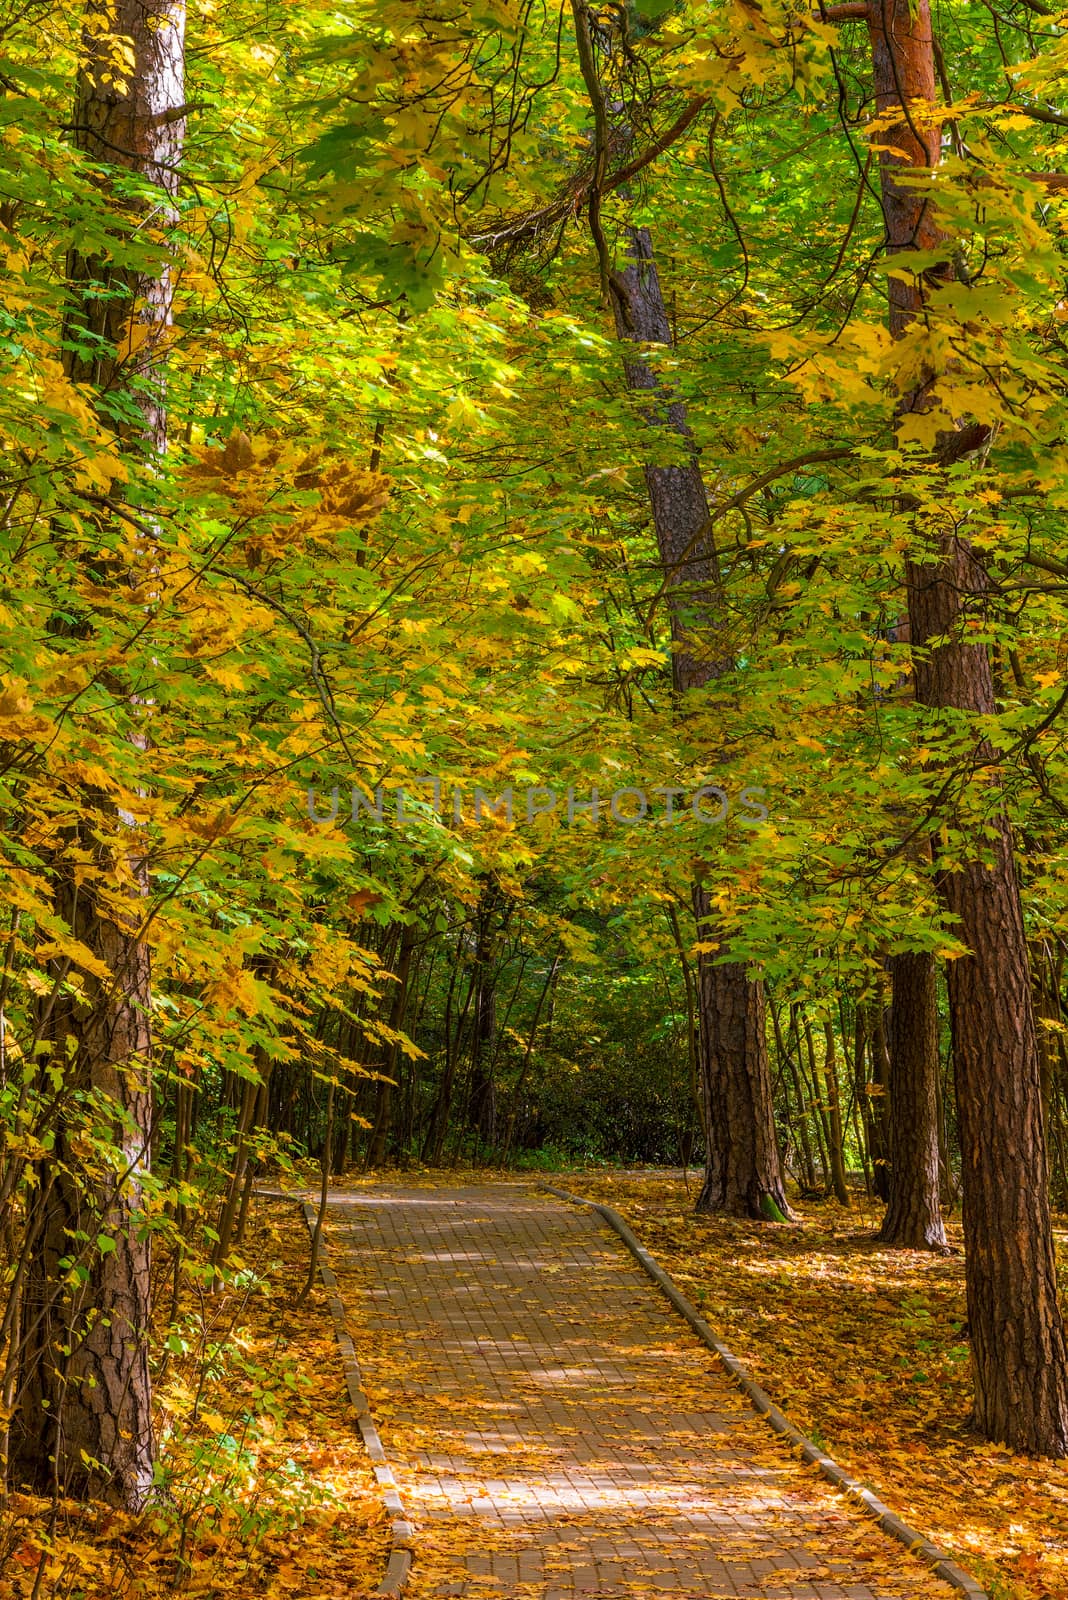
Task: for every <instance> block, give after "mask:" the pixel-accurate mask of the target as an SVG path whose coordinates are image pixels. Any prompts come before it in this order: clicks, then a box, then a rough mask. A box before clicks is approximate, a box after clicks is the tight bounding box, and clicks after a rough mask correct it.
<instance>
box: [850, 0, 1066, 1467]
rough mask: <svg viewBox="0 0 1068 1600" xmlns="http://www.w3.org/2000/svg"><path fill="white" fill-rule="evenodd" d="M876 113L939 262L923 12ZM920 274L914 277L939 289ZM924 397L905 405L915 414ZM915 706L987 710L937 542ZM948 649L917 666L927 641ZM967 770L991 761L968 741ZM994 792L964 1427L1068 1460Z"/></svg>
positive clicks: (900, 204)
mask: <svg viewBox="0 0 1068 1600" xmlns="http://www.w3.org/2000/svg"><path fill="white" fill-rule="evenodd" d="M867 22H868V30H869V34H870V38H871V47H872V60H873V68H874V86H875V100H876V109H877V111H878V112H879V113H883V114H885V113H893V112H895V111H898V112H900V110H901V107H902V105H906V106H908V107H910V108H912V109H911V110H910V111H909V112H908V113H907V114H906V113H903V112H901V120H900V121H898V122H897V123H894V124H892V125H890V126H889V127H884V128H883V130H882V131H881V132H880V134H879V136H878V137H879V142H880V145H881V146H882V150H881V153H880V157H879V161H880V174H881V185H882V201H883V214H884V219H885V224H886V246H887V250H888V252H889V253H891V254H894V255H897V256H901V255H904V254H907V253H908V252H910V251H914V250H931V249H936V248H937V247H938V245H939V243H940V236H939V232H938V228H937V224H936V221H935V219H934V217H933V215H932V210H931V206H930V204H929V203H928V202H927V201H926V200H925V198H924V197H923V195H922V193H920V192H917V191H915V190H910V189H909V188H907V187H905V186H903V185H902V184H901V182H900V174H901V169H902V168H905V169H909V168H912V169H925V168H926V169H929V168H932V167H934V166H935V165H936V164H937V162H938V159H939V153H940V147H941V129H940V126H939V124H938V121H937V117H931V116H929V115H925V110H926V109H927V108H931V109H933V108H934V106H935V104H936V95H935V59H934V43H933V39H932V32H931V15H930V7H929V0H913V3H912V4H910V0H871V4H870V5H869V8H868V11H867ZM947 272H948V267H947V268H935V269H933V270H932V269H928V271H927V272H926V273H925V279H930V278H931V277H933V276H942V277H944V276H946V275H947ZM890 285H891V287H890V324H891V331H892V332H893V333H894V334H895V335H896V334H900V333H902V332H904V331H905V329H906V328H907V327H908V325H909V323H910V321H911V319H912V318H913V317H914V316H915V314H916V312H917V311H918V310H919V309H920V308H921V307H922V304H923V298H924V293H925V288H924V280H921V281H920V282H919V283H916V284H908V285H906V284H905V283H904V282H902V281H901V280H900V279H896V278H892V279H891V280H890ZM927 389H928V385H926V384H924V383H921V384H919V385H917V386H916V387H915V388H913V389H912V391H911V392H910V393H909V395H907V396H906V397H904V399H903V402H902V405H903V409H912V410H917V409H921V408H922V407H923V406H924V405H925V404H926V403H927ZM905 581H906V586H907V590H908V606H909V627H910V634H911V640H912V645H913V649H914V657H913V661H914V673H915V681H916V698H917V700H918V701H919V702H920V704H922V705H925V706H930V707H932V708H933V709H936V710H938V709H952V710H954V711H963V712H968V713H971V714H972V715H974V716H977V717H979V716H990V715H993V713H994V710H995V702H994V683H993V676H992V671H991V662H990V655H989V652H988V650H987V647H986V646H985V645H982V644H969V643H966V642H964V641H965V637H966V635H967V631H968V622H969V620H970V619H971V618H973V617H975V616H982V614H983V610H984V596H985V592H986V589H987V576H986V572H985V569H984V567H983V564H982V559H981V557H979V556H978V555H977V554H976V553H975V552H974V551H973V550H972V549H971V548H970V546H969V545H968V544H967V543H966V542H965V541H964V540H961V539H958V538H957V537H956V535H955V533H954V531H953V530H952V529H947V530H946V531H945V532H944V533H943V534H942V535H941V536H939V537H938V538H937V539H935V540H934V542H933V543H932V546H931V548H930V550H929V553H928V555H927V557H926V559H924V560H919V559H912V560H910V561H909V562H908V563H907V566H906V573H905ZM941 638H944V639H945V640H946V641H947V642H946V643H944V644H939V645H936V646H934V647H933V648H932V649H930V651H929V653H926V652H925V647H926V646H927V644H928V641H929V640H931V639H941ZM975 758H976V761H977V763H979V762H982V763H984V764H988V765H989V766H991V768H992V765H993V751H992V750H991V749H990V748H989V747H988V746H987V745H986V744H985V743H984V742H983V741H982V740H981V739H977V742H976V751H975ZM995 782H996V780H994V779H992V780H991V808H990V809H991V816H990V822H989V826H990V827H991V829H992V830H993V838H992V841H991V842H990V843H989V844H988V845H987V847H986V850H985V854H984V857H983V859H981V860H979V861H972V862H968V863H966V864H965V865H963V866H961V867H959V868H957V869H956V870H943V871H942V872H941V873H940V874H939V877H938V887H939V892H940V895H941V897H942V900H943V903H944V905H945V907H946V909H947V911H948V912H950V913H951V915H952V916H953V918H954V919H955V920H954V923H953V927H954V932H955V933H956V934H957V935H958V936H959V937H960V939H961V940H962V941H963V942H964V944H965V945H966V946H967V948H968V951H969V954H968V955H966V956H963V957H961V958H959V959H958V960H955V961H951V962H950V963H949V972H948V986H949V1010H950V1022H951V1026H952V1031H953V1059H954V1071H955V1075H956V1091H957V1116H958V1122H959V1127H960V1140H961V1176H962V1183H963V1193H964V1235H965V1245H966V1251H967V1283H968V1314H969V1325H970V1329H971V1341H972V1365H973V1372H974V1379H975V1421H976V1424H977V1426H978V1427H979V1428H980V1430H981V1431H982V1432H983V1433H984V1434H985V1435H986V1436H987V1437H988V1438H991V1439H995V1440H998V1441H1001V1442H1003V1443H1005V1444H1007V1445H1009V1446H1010V1448H1012V1449H1015V1450H1019V1451H1022V1452H1024V1453H1030V1454H1036V1455H1047V1456H1064V1455H1066V1454H1068V1365H1066V1351H1065V1337H1064V1326H1063V1322H1062V1318H1061V1311H1060V1306H1059V1304H1058V1300H1057V1280H1056V1262H1055V1256H1054V1248H1053V1235H1052V1230H1051V1226H1050V1211H1049V1194H1048V1187H1047V1174H1046V1144H1045V1131H1044V1128H1043V1124H1042V1089H1041V1072H1040V1063H1039V1054H1038V1047H1037V1042H1036V1037H1035V1020H1034V1009H1033V1001H1032V990H1031V980H1030V973H1029V970H1028V957H1027V941H1026V936H1025V932H1024V923H1023V915H1022V910H1021V905H1020V893H1019V887H1018V883H1017V879H1016V868H1015V861H1014V857H1013V841H1012V834H1011V828H1010V824H1009V820H1008V818H1007V816H1006V814H1005V811H1004V807H1003V806H1002V805H1001V804H1000V802H999V800H998V797H997V794H996V792H995V790H994V784H995Z"/></svg>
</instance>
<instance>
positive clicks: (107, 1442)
mask: <svg viewBox="0 0 1068 1600" xmlns="http://www.w3.org/2000/svg"><path fill="white" fill-rule="evenodd" d="M184 24H185V13H184V6H183V4H182V0H113V3H112V4H111V5H109V6H107V7H106V8H105V10H104V11H103V12H101V10H100V9H99V8H95V9H93V11H92V17H91V21H90V23H89V24H87V26H86V29H85V33H84V36H83V43H84V52H85V55H84V61H85V64H84V66H83V67H82V69H81V72H80V75H79V81H78V86H77V92H76V97H75V106H74V118H73V130H74V139H75V143H76V144H77V146H78V147H79V148H80V149H81V150H83V151H85V152H86V153H87V154H88V155H89V156H90V157H91V158H92V159H93V160H94V161H96V162H99V163H102V164H106V165H110V166H111V167H113V168H122V169H124V170H125V171H127V172H130V173H136V174H137V175H139V176H140V177H141V178H143V179H145V180H147V182H148V183H150V184H152V185H154V186H155V189H156V191H157V192H158V199H156V198H154V199H153V200H152V201H151V202H147V201H141V200H139V201H137V202H136V205H135V203H133V202H130V201H128V200H125V199H123V198H122V197H121V195H120V194H119V193H118V192H116V193H115V195H114V198H113V203H114V204H115V206H116V208H120V207H126V208H128V209H136V210H137V212H138V213H139V215H141V216H143V215H146V214H147V213H149V212H151V214H152V226H153V228H154V229H156V230H159V229H165V228H166V227H167V226H168V225H169V223H170V222H171V221H172V220H173V215H174V208H173V201H174V197H175V195H176V192H177V175H178V172H177V169H178V162H179V160H180V158H181V152H182V144H183V139H184V119H183V115H182V112H183V108H184ZM116 37H119V38H122V39H124V40H126V41H127V42H128V44H129V47H130V49H131V51H132V57H131V60H130V63H129V66H128V67H127V69H126V71H125V73H124V78H125V81H123V82H119V81H117V79H118V74H117V73H116V72H115V70H114V59H113V58H114V53H115V45H114V41H115V38H116ZM101 183H102V187H103V188H104V190H105V192H106V191H107V189H108V184H107V180H106V179H102V180H101ZM110 198H112V197H111V196H110V195H109V199H110ZM68 277H69V280H70V286H71V294H70V301H69V310H68V315H67V318H66V323H65V327H64V340H65V347H66V352H67V354H66V363H67V371H68V374H69V376H70V377H71V378H72V379H73V380H74V381H75V382H80V383H85V384H87V385H90V386H91V387H92V390H93V399H94V403H95V405H96V407H97V410H98V412H99V413H100V415H101V416H102V417H104V418H106V419H108V420H109V421H110V422H111V423H112V425H113V426H114V427H115V428H116V431H117V432H118V433H119V435H120V437H121V438H122V439H123V441H124V445H125V448H126V449H127V450H128V451H130V452H131V453H139V454H142V455H146V454H147V455H148V456H149V457H150V458H151V457H153V456H156V457H158V456H160V455H161V454H162V453H163V452H164V451H165V449H166V444H167V425H166V390H165V384H164V378H163V360H164V356H165V350H166V340H167V334H168V330H169V327H170V323H171V282H170V274H169V271H168V268H167V265H166V263H165V261H161V262H160V264H159V265H153V266H152V267H151V268H143V269H141V270H138V271H134V270H131V269H129V268H120V267H117V266H115V265H114V263H113V262H111V261H110V260H108V259H103V258H94V259H87V258H85V257H84V256H82V255H80V254H78V253H77V252H75V253H73V254H72V255H71V257H70V258H69V261H68ZM146 554H147V552H146ZM149 559H150V557H149ZM98 581H101V578H100V577H99V576H98ZM111 581H114V582H117V583H123V582H125V581H126V574H125V572H120V573H118V574H117V575H114V576H113V578H112V580H111ZM138 742H140V736H138ZM101 804H105V802H103V800H101ZM119 823H120V826H122V827H125V828H127V829H128V830H129V845H128V846H127V845H126V844H124V843H122V842H120V843H119V844H114V843H111V844H108V843H103V842H101V841H100V839H99V837H98V835H97V833H96V830H93V829H92V828H91V827H83V826H81V825H79V827H78V828H77V829H76V830H75V832H76V835H77V836H76V837H75V838H74V839H73V840H72V852H73V855H74V857H75V858H76V859H77V858H80V859H81V860H82V861H83V862H84V861H85V860H86V859H91V860H92V861H93V864H94V867H95V869H96V874H95V876H90V875H85V876H84V881H82V882H81V883H80V884H79V882H78V881H77V879H76V875H75V873H74V871H73V869H72V868H70V867H69V866H68V865H67V863H66V862H65V861H64V860H62V859H60V860H57V862H56V863H55V872H56V878H57V909H58V910H59V912H60V914H61V915H62V917H63V920H64V921H65V922H66V923H67V924H68V926H69V927H70V928H71V930H72V932H73V934H74V936H75V937H76V938H77V939H78V940H80V941H81V943H82V944H83V945H85V946H86V948H87V949H88V950H89V951H90V952H91V953H92V955H93V956H94V957H96V958H97V964H94V968H93V969H92V970H83V969H79V968H77V964H76V963H75V965H74V969H73V970H74V972H76V975H77V979H78V983H79V985H80V991H81V992H80V994H76V993H74V992H73V991H72V989H71V986H70V984H69V982H68V979H69V977H70V976H71V975H72V974H71V971H69V970H68V969H67V968H65V967H64V968H62V969H57V979H58V982H59V990H58V999H57V1001H56V1004H55V1005H54V1006H53V1007H52V1008H51V1009H50V1010H49V1011H48V1012H47V1014H46V1015H45V1016H44V1017H43V1019H42V1029H41V1031H42V1037H43V1038H44V1039H46V1040H47V1041H49V1042H50V1043H51V1045H52V1054H51V1061H52V1063H53V1064H54V1065H60V1064H63V1063H65V1062H69V1066H68V1067H67V1068H66V1070H67V1072H68V1073H69V1087H70V1091H71V1098H70V1104H71V1109H70V1112H69V1114H68V1115H66V1116H65V1118H64V1121H63V1124H62V1126H61V1127H60V1129H59V1130H58V1134H57V1148H56V1150H55V1152H54V1156H53V1162H54V1165H55V1168H56V1169H57V1171H56V1176H55V1181H54V1182H53V1183H52V1185H51V1187H50V1188H49V1189H48V1190H47V1194H48V1199H47V1201H46V1202H44V1203H45V1204H46V1205H47V1214H46V1215H45V1216H44V1217H43V1219H42V1221H43V1226H42V1228H41V1231H40V1242H39V1245H38V1247H37V1249H36V1251H35V1253H34V1257H33V1260H32V1262H31V1266H30V1272H29V1284H28V1293H27V1309H28V1313H29V1314H28V1316H27V1317H26V1319H25V1323H26V1329H27V1333H26V1341H25V1345H24V1352H23V1381H22V1386H21V1403H20V1409H19V1416H18V1419H17V1422H16V1426H15V1429H14V1430H13V1431H14V1434H15V1439H14V1445H15V1454H16V1467H17V1469H18V1470H20V1471H21V1472H23V1473H24V1474H25V1475H27V1476H28V1477H29V1479H30V1480H31V1481H33V1482H35V1483H36V1484H37V1485H38V1486H40V1487H44V1488H48V1489H52V1490H57V1491H59V1492H61V1493H65V1494H74V1495H82V1496H86V1495H96V1496H101V1497H104V1498H106V1499H108V1500H110V1501H112V1502H114V1503H117V1504H120V1505H123V1506H125V1507H128V1508H130V1509H133V1510H137V1509H139V1508H140V1507H141V1506H142V1505H143V1504H144V1502H145V1500H146V1499H147V1497H148V1495H149V1492H150V1490H151V1485H152V1479H153V1464H154V1460H155V1443H154V1439H153V1433H152V1421H151V1384H150V1379H149V1367H148V1347H147V1335H148V1321H149V1311H150V1295H151V1282H150V1254H149V1236H148V1231H147V1228H146V1226H145V1224H144V1219H143V1216H142V1178H143V1175H144V1173H145V1172H146V1170H147V1167H148V1162H149V1153H150V1149H151V1135H152V1097H151V1077H150V1070H151V1030H150V1023H149V1013H150V1006H151V970H150V958H149V951H148V947H147V946H146V945H145V944H144V943H142V942H141V941H140V939H139V938H138V926H139V923H140V921H141V916H142V905H143V901H144V899H145V897H146V896H147V893H148V880H147V872H146V868H145V863H144V860H143V857H142V855H141V852H140V848H139V842H138V838H137V833H136V824H135V822H134V819H133V818H129V817H126V816H122V817H121V818H120V819H119ZM98 885H99V886H100V887H99V889H98V887H97V886H98ZM102 891H106V892H107V893H108V902H109V903H108V905H107V908H106V909H105V904H104V895H103V892H102ZM117 897H118V898H120V899H121V898H123V897H125V898H126V899H127V900H128V901H129V913H128V915H126V914H119V915H116V913H115V910H114V909H113V908H114V903H115V899H116V898H117ZM104 974H106V976H105V975H104ZM86 1097H89V1099H87V1098H86ZM90 1099H91V1101H92V1104H93V1107H94V1111H93V1113H92V1115H93V1120H94V1121H95V1125H96V1133H97V1136H98V1137H101V1138H108V1137H110V1138H111V1139H112V1140H113V1141H114V1143H115V1145H116V1146H117V1147H118V1148H119V1150H120V1151H121V1169H120V1170H119V1171H118V1173H115V1172H111V1171H108V1169H107V1168H106V1166H104V1165H103V1164H102V1163H96V1164H95V1165H94V1166H90V1165H89V1164H88V1163H87V1158H86V1156H85V1153H84V1151H85V1124H86V1120H87V1106H88V1104H89V1101H90ZM83 1230H84V1233H83ZM85 1235H87V1236H88V1240H89V1243H88V1244H86V1245H82V1244H79V1243H78V1242H77V1241H78V1238H79V1236H81V1237H84V1236H85Z"/></svg>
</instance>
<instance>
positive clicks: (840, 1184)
mask: <svg viewBox="0 0 1068 1600" xmlns="http://www.w3.org/2000/svg"><path fill="white" fill-rule="evenodd" d="M823 1041H824V1055H823V1086H824V1092H825V1094H826V1096H827V1134H828V1141H829V1148H830V1152H831V1183H832V1185H833V1187H834V1197H835V1199H836V1200H837V1201H838V1204H839V1205H841V1206H846V1207H847V1208H848V1207H849V1206H850V1205H851V1204H852V1201H851V1199H850V1194H849V1182H848V1179H847V1177H846V1164H845V1140H844V1130H843V1128H842V1101H841V1096H840V1095H839V1093H838V1063H837V1061H836V1059H835V1048H834V1024H833V1023H832V1022H831V1019H830V1017H825V1018H824V1021H823Z"/></svg>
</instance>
